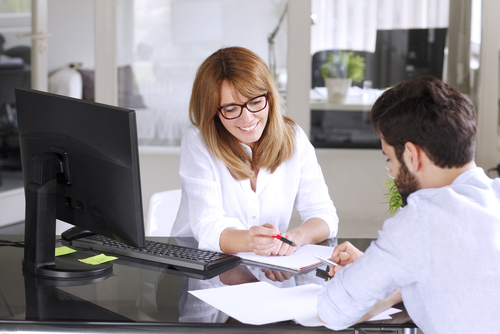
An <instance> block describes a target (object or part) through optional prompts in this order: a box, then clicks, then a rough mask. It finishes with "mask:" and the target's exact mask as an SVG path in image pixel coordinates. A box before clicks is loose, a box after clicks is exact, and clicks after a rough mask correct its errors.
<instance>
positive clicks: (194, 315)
mask: <svg viewBox="0 0 500 334" xmlns="http://www.w3.org/2000/svg"><path fill="white" fill-rule="evenodd" d="M0 239H4V240H12V241H22V240H23V236H20V235H19V236H16V235H3V236H1V235H0ZM154 239H155V240H166V239H167V238H154ZM339 241H340V242H341V241H343V240H339ZM350 241H351V242H353V243H354V244H355V245H356V246H358V247H359V248H360V249H363V250H364V249H365V248H366V247H367V246H368V245H369V243H370V240H369V239H350ZM334 242H336V241H334ZM23 251H24V250H23V248H15V247H10V246H9V247H0V263H1V267H0V329H2V330H9V331H20V330H29V331H42V332H43V331H45V332H47V331H49V332H53V333H57V332H96V331H98V332H120V333H136V332H145V331H160V332H164V333H167V332H176V333H179V332H186V333H187V332H189V333H193V332H200V333H212V332H217V333H219V332H224V331H226V332H230V333H244V332H249V331H252V332H264V333H270V332H272V333H281V332H283V333H284V332H287V333H290V332H293V333H295V332H304V333H311V332H313V333H315V332H325V333H331V332H332V331H331V330H329V329H327V328H326V327H315V328H313V327H302V326H301V325H298V324H295V323H294V322H293V321H288V322H280V323H277V324H269V325H264V326H252V325H246V324H241V323H238V322H237V321H236V320H234V319H231V318H229V317H228V316H227V315H225V314H224V313H222V312H220V311H218V310H217V309H215V308H213V307H211V306H210V305H208V304H205V303H204V302H202V301H200V300H198V299H196V298H195V297H193V296H192V295H190V294H188V293H187V291H188V290H197V289H203V288H211V287H215V286H221V285H222V284H224V283H227V284H238V283H244V282H245V280H247V279H248V277H249V276H248V273H252V274H253V275H254V276H256V277H257V278H258V279H259V280H267V281H268V282H271V281H270V280H268V279H267V278H266V277H265V276H264V273H263V272H262V270H261V269H260V268H256V267H251V266H245V265H240V266H237V267H235V268H233V269H230V270H228V271H226V272H224V273H222V274H220V275H216V276H215V277H213V278H209V279H203V277H202V275H196V274H193V273H181V272H177V271H175V270H172V269H169V268H167V267H166V266H165V265H162V264H152V263H145V262H139V261H130V260H126V259H119V260H116V261H114V264H113V275H112V276H111V277H109V278H107V279H105V280H103V281H100V282H98V283H94V284H86V285H78V286H47V285H46V284H45V283H44V282H40V281H37V280H35V279H30V278H29V277H28V276H27V277H26V278H25V277H24V275H23V272H22V269H21V263H22V258H23ZM252 277H253V276H252ZM223 282H224V283H223ZM321 282H323V281H322V280H321V279H319V278H318V277H316V275H315V271H311V272H309V273H306V274H301V275H296V276H293V277H291V278H289V279H288V280H286V281H284V282H282V283H281V282H275V283H273V284H275V285H276V286H278V287H290V286H295V285H300V284H308V283H317V284H321ZM271 283H272V282H271ZM235 298H237V296H235ZM397 307H403V305H402V304H400V305H397ZM356 327H359V328H370V327H377V328H402V327H408V328H412V327H414V325H413V323H412V322H411V320H410V318H409V317H408V315H407V313H406V311H405V310H404V308H403V312H401V313H398V314H395V315H394V318H393V319H392V320H384V321H376V322H367V323H364V324H362V325H357V326H356Z"/></svg>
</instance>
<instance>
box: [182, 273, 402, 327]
mask: <svg viewBox="0 0 500 334" xmlns="http://www.w3.org/2000/svg"><path fill="white" fill-rule="evenodd" d="M321 288H322V286H321V285H317V284H306V285H300V286H296V287H292V288H282V289H280V288H277V287H275V286H273V285H271V284H269V283H266V282H257V283H247V284H240V285H231V286H225V287H220V288H213V289H206V290H196V291H189V293H191V294H192V295H193V296H195V297H197V298H199V299H201V300H203V301H204V302H206V303H208V304H210V305H212V306H213V307H215V308H217V309H219V310H221V311H222V312H224V313H226V314H227V315H229V316H230V317H232V318H234V319H236V320H238V321H240V322H242V323H245V324H252V325H264V324H269V323H273V322H279V321H287V320H295V321H297V322H298V323H299V324H301V325H303V326H307V327H317V326H326V325H325V324H324V323H323V322H321V321H320V320H319V318H318V315H317V313H318V312H317V302H318V294H319V292H320V291H321ZM235 296H237V298H235ZM397 312H400V310H398V309H395V308H390V309H388V310H386V311H384V312H382V313H381V314H380V317H379V316H376V317H374V318H372V319H370V320H369V321H371V320H382V319H391V317H390V314H393V313H397Z"/></svg>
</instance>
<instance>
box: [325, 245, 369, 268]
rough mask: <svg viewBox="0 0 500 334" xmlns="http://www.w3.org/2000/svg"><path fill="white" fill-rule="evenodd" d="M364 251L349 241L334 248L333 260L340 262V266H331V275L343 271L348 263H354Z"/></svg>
mask: <svg viewBox="0 0 500 334" xmlns="http://www.w3.org/2000/svg"><path fill="white" fill-rule="evenodd" d="M363 254H364V253H363V252H362V251H360V250H359V249H357V248H356V247H354V246H353V245H352V244H351V243H350V242H349V241H346V242H343V243H341V244H340V245H338V246H337V247H335V249H334V250H333V254H332V261H333V262H335V263H338V264H339V265H338V266H335V267H334V268H330V276H333V275H335V273H338V272H339V271H341V270H342V269H343V268H344V266H345V265H346V264H349V263H353V262H354V261H356V260H357V259H359V258H360V257H361V255H363Z"/></svg>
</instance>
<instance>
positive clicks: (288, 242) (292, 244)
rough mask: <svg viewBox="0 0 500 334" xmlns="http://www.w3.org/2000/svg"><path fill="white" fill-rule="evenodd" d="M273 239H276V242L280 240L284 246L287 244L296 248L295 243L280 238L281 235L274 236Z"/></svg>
mask: <svg viewBox="0 0 500 334" xmlns="http://www.w3.org/2000/svg"><path fill="white" fill-rule="evenodd" d="M273 238H276V239H278V240H281V241H283V242H284V243H285V244H289V245H290V246H293V247H297V244H296V243H295V242H293V241H290V240H288V239H287V238H285V237H282V236H281V235H279V234H278V235H274V236H273Z"/></svg>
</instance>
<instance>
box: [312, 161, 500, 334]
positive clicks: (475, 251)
mask: <svg viewBox="0 0 500 334" xmlns="http://www.w3.org/2000/svg"><path fill="white" fill-rule="evenodd" d="M398 287H401V295H402V297H403V301H404V304H405V307H406V310H407V311H408V314H409V315H410V317H411V319H412V320H413V321H414V322H415V324H417V326H418V327H419V328H420V329H421V330H422V331H423V332H424V333H426V334H427V333H496V332H498V330H499V328H500V179H494V180H492V179H490V178H488V177H487V176H486V175H485V174H484V172H483V170H482V169H481V168H473V169H470V170H468V171H466V172H464V173H462V174H460V175H459V176H458V177H457V178H456V179H455V180H454V181H453V183H452V184H450V185H448V186H445V187H442V188H427V189H421V190H418V191H416V192H414V193H412V194H411V195H410V196H409V197H408V205H407V206H405V207H404V208H403V209H401V210H400V211H399V212H398V213H397V214H395V215H394V216H393V217H391V218H389V219H388V220H386V221H385V223H384V226H383V228H382V230H381V231H380V232H379V238H378V239H377V240H376V241H374V242H373V243H372V244H371V246H370V247H369V248H368V249H367V250H366V253H365V254H364V255H363V256H362V257H360V258H359V259H358V260H357V261H356V262H354V263H352V264H348V265H347V266H346V267H345V268H344V269H343V270H342V271H341V272H339V273H337V274H335V277H334V278H333V279H331V280H330V281H329V282H327V283H325V286H324V288H323V291H322V293H321V294H320V295H319V299H318V312H319V315H320V317H321V319H323V320H324V321H326V322H327V323H329V324H330V326H331V328H333V329H335V330H337V329H342V328H346V327H348V326H351V325H352V324H354V323H355V322H356V321H357V320H359V319H360V318H361V317H362V316H363V315H364V314H365V313H367V312H368V311H369V310H370V309H371V308H372V307H373V305H374V304H375V303H376V302H378V301H379V300H381V299H384V298H386V297H388V296H389V294H390V293H392V292H393V291H394V290H396V289H397V288H398Z"/></svg>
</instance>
